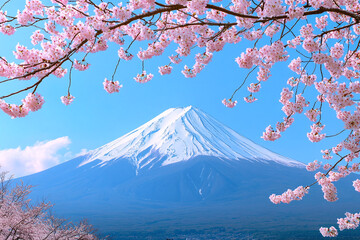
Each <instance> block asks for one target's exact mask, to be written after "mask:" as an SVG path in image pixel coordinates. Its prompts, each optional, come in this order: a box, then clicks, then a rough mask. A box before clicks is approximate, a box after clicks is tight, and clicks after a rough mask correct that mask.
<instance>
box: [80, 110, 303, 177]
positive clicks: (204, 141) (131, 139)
mask: <svg viewBox="0 0 360 240" xmlns="http://www.w3.org/2000/svg"><path fill="white" fill-rule="evenodd" d="M196 156H212V157H217V158H221V159H232V160H240V159H242V160H244V159H246V160H251V161H275V162H277V163H280V164H283V165H286V166H298V167H301V166H303V164H301V163H299V162H296V161H294V160H291V159H288V158H286V157H283V156H280V155H278V154H276V153H273V152H271V151H269V150H267V149H265V148H263V147H261V146H259V145H257V144H255V143H253V142H252V141H250V140H249V139H246V138H244V137H243V136H241V135H239V134H238V133H236V132H234V131H233V130H231V129H230V128H228V127H226V126H224V125H223V124H221V123H220V122H218V121H217V120H215V119H214V118H212V117H211V116H209V115H207V114H205V113H204V112H202V111H200V110H198V109H196V108H194V107H192V106H189V107H186V108H171V109H168V110H166V111H165V112H163V113H162V114H160V115H158V116H157V117H155V118H154V119H152V120H150V121H149V122H147V123H145V124H144V125H142V126H140V127H139V128H137V129H135V130H134V131H132V132H130V133H128V134H126V135H124V136H122V137H120V138H118V139H116V140H115V141H112V142H110V143H108V144H106V145H104V146H102V147H100V148H98V149H95V150H93V151H91V152H90V153H89V155H88V158H87V159H86V160H85V161H84V162H83V163H82V164H81V166H82V165H85V164H87V163H89V162H92V161H94V160H101V163H99V164H100V165H104V164H107V162H108V161H110V160H113V159H116V158H129V159H132V161H133V164H134V165H135V166H136V167H137V169H138V170H139V169H142V168H152V167H154V166H166V165H169V164H173V163H177V162H181V161H186V160H189V159H191V158H194V157H196Z"/></svg>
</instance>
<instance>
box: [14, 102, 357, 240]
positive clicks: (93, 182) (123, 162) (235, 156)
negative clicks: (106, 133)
mask: <svg viewBox="0 0 360 240" xmlns="http://www.w3.org/2000/svg"><path fill="white" fill-rule="evenodd" d="M353 179H354V177H351V176H350V177H348V179H347V180H346V181H342V182H341V183H340V182H339V183H336V185H337V186H338V184H340V185H341V188H339V196H340V200H339V201H338V202H337V203H334V204H333V203H327V202H325V201H324V200H323V197H322V193H321V190H320V188H319V187H317V186H314V187H312V188H311V190H310V192H311V194H309V195H308V196H306V197H305V199H304V200H303V201H301V202H295V203H292V204H289V205H285V204H282V205H280V206H279V205H274V204H272V203H271V202H270V201H269V199H268V197H269V195H270V194H272V193H282V192H284V191H285V190H286V189H288V188H290V189H294V188H296V187H297V186H299V185H307V184H311V183H312V182H313V181H314V178H313V174H312V173H308V172H307V171H306V170H305V167H304V164H302V163H300V162H297V161H294V160H291V159H289V158H286V157H283V156H280V155H278V154H276V153H273V152H271V151H270V150H267V149H265V148H263V147H261V146H259V145H257V144H255V143H253V142H252V141H250V140H248V139H246V138H245V137H242V136H241V135H239V134H238V133H236V132H234V131H233V130H231V129H230V128H228V127H226V126H224V125H223V124H221V123H220V122H218V121H217V120H215V119H214V118H212V117H210V116H208V115H207V114H205V113H203V112H202V111H200V110H198V109H196V108H194V107H187V108H172V109H168V110H167V111H165V112H163V113H162V114H160V115H159V116H157V117H155V118H154V119H152V120H150V121H149V122H147V123H145V124H144V125H142V126H140V127H139V128H137V129H135V130H134V131H132V132H130V133H128V134H126V135H124V136H122V137H120V138H118V139H116V140H114V141H112V142H110V143H108V144H106V145H104V146H102V147H100V148H97V149H95V150H92V151H90V152H88V153H87V154H84V155H82V156H79V157H77V158H75V159H72V160H70V161H68V162H65V163H63V164H60V165H58V166H55V167H53V168H50V169H48V170H46V171H43V172H40V173H37V174H33V175H30V176H27V177H23V178H22V179H21V180H23V181H24V182H25V183H29V184H31V185H34V186H36V187H35V188H34V192H33V193H32V197H33V199H35V200H36V199H43V198H44V197H45V198H47V199H49V200H50V201H52V202H54V203H56V206H55V209H56V211H57V213H58V214H60V215H62V216H64V217H72V218H75V219H76V217H79V216H81V217H87V218H88V219H89V220H90V222H91V223H93V224H95V226H96V227H98V228H99V229H100V230H101V231H102V232H116V233H119V232H122V233H124V234H125V235H126V234H130V233H129V231H134V232H139V231H140V232H143V231H149V229H150V230H153V231H162V230H164V231H170V230H171V231H175V230H176V229H181V230H184V229H198V228H204V229H205V228H209V227H224V226H227V227H229V226H230V227H235V228H239V229H242V228H245V227H246V229H252V230H254V229H255V230H257V229H267V230H266V231H267V232H266V234H268V233H269V231H271V230H272V229H279V228H280V229H296V230H297V229H298V227H299V226H301V228H302V229H309V228H313V225H314V224H313V222H314V221H317V223H316V224H319V222H321V224H322V225H323V224H332V225H334V224H335V223H332V222H331V221H334V220H335V221H336V218H337V217H342V215H343V213H344V212H346V211H349V212H354V211H358V207H357V204H356V202H358V201H360V197H359V194H357V193H356V192H355V191H353V187H352V183H351V180H353ZM345 193H346V194H345ZM272 219H276V221H273V220H272ZM289 219H290V220H289ZM314 219H316V220H314ZM279 226H280V227H279ZM316 227H317V225H316ZM276 231H278V230H276ZM316 231H317V229H316ZM115 239H120V238H115ZM123 239H130V238H129V237H128V236H127V237H124V238H123ZM140 239H145V238H140ZM153 239H156V238H153ZM158 239H166V238H163V237H162V238H158Z"/></svg>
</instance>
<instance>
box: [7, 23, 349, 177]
mask: <svg viewBox="0 0 360 240" xmlns="http://www.w3.org/2000/svg"><path fill="white" fill-rule="evenodd" d="M29 37H30V33H29V32H28V31H27V30H26V31H23V32H20V33H17V34H16V36H15V37H7V36H3V35H1V37H0V43H1V46H2V47H1V48H0V55H1V56H5V57H6V58H7V59H13V56H12V51H13V49H15V46H16V44H17V43H18V42H20V44H25V45H29V44H30V39H29ZM142 44H146V43H142ZM249 46H251V45H250V44H249V42H248V41H246V40H244V39H243V40H242V41H241V42H240V43H238V44H236V45H227V46H226V47H225V48H224V51H222V52H218V53H214V56H213V59H212V61H211V63H210V64H209V65H208V66H207V67H206V68H205V69H204V70H203V71H202V72H201V73H200V74H199V75H198V76H197V77H196V78H191V79H187V78H185V77H184V76H183V75H182V74H181V70H182V69H183V66H184V65H185V64H187V65H188V66H189V65H190V66H192V65H193V64H194V61H195V60H194V54H192V56H190V57H187V58H186V59H185V60H184V61H183V62H182V63H180V64H179V65H176V66H174V68H173V73H172V74H171V75H165V76H160V74H159V73H158V71H157V66H160V65H165V64H167V63H168V62H169V60H168V58H167V56H169V55H172V54H173V50H174V46H171V47H170V48H169V50H167V51H166V52H165V56H160V57H155V58H153V59H151V60H148V61H146V62H145V69H146V70H147V71H148V72H151V73H153V74H154V75H155V76H154V78H153V80H151V81H150V82H148V83H146V84H139V83H137V82H135V81H134V80H133V77H134V76H136V74H137V73H140V72H141V62H140V61H139V60H138V59H135V58H134V60H133V61H130V62H125V61H122V62H120V65H119V68H118V72H117V74H116V76H115V80H118V81H120V82H121V84H123V88H122V89H121V90H120V92H119V93H114V94H108V93H107V92H105V91H104V89H103V86H102V82H103V81H104V78H105V77H107V78H108V79H109V78H111V75H112V73H113V70H114V67H115V65H116V61H117V50H118V48H119V47H118V46H115V45H114V44H110V48H109V49H108V50H107V51H106V52H100V53H96V54H92V55H91V56H89V58H88V62H89V63H90V64H91V66H90V68H89V70H87V71H85V72H79V71H73V76H72V80H73V81H72V88H71V94H72V95H73V96H75V97H76V98H75V100H74V102H73V103H72V104H71V105H70V106H65V105H63V104H62V103H61V101H60V96H63V95H66V94H67V86H68V78H67V76H66V77H65V78H63V79H58V78H56V77H53V76H52V77H50V78H48V79H46V81H45V82H44V84H42V85H41V86H40V87H39V88H38V92H39V93H40V94H41V95H43V96H44V97H45V101H46V102H45V104H44V106H43V108H42V109H41V110H40V111H38V112H35V113H30V114H29V115H28V116H27V117H25V118H21V119H11V118H10V117H9V116H7V115H6V114H5V113H2V112H1V113H0V163H1V164H2V165H3V166H4V164H3V163H4V161H8V160H9V159H17V158H19V156H24V155H21V154H20V155H16V154H18V153H19V152H21V153H23V150H24V149H25V148H26V147H27V146H29V147H31V146H34V145H35V146H42V145H44V144H46V142H48V141H50V142H51V141H55V140H56V141H55V142H52V143H54V144H53V145H52V147H53V148H54V149H53V152H52V153H51V155H52V156H53V157H54V158H55V159H56V160H54V159H53V161H52V162H51V164H45V165H44V166H47V167H48V166H51V165H53V164H55V163H59V162H62V161H65V160H68V159H70V158H72V157H74V156H75V155H76V154H78V153H79V152H81V151H82V149H94V148H97V147H100V146H101V145H103V144H106V143H108V142H109V141H112V140H114V139H116V138H118V137H120V136H122V135H123V134H125V133H127V132H129V131H131V130H133V129H135V128H136V127H138V126H140V125H141V124H143V123H145V122H147V121H149V120H150V119H152V118H153V117H155V116H157V115H158V114H160V113H161V112H163V111H165V110H166V109H168V108H171V107H186V106H188V105H193V106H195V107H197V108H199V109H201V110H203V111H204V112H206V113H208V114H210V115H212V116H213V117H215V118H216V119H218V120H219V121H220V122H222V123H224V124H225V125H227V126H229V127H230V128H232V129H233V130H235V131H236V132H238V133H240V134H241V135H243V136H245V137H247V138H249V139H251V140H252V141H254V142H256V143H258V144H260V145H262V146H264V147H266V148H268V149H270V150H272V151H274V152H277V153H279V154H282V155H284V156H287V157H290V158H293V159H295V160H298V161H302V162H306V163H307V162H309V161H313V160H315V159H318V160H321V153H320V150H321V149H323V148H326V147H329V146H332V144H333V143H335V142H334V140H335V139H326V140H325V141H322V142H321V143H317V144H314V143H311V142H310V141H309V140H308V139H307V137H306V133H307V132H309V131H310V125H311V122H310V121H309V120H308V119H307V118H306V117H305V116H303V115H297V116H296V118H295V123H294V124H293V126H291V128H290V129H288V130H287V132H285V133H284V134H283V137H282V138H281V139H279V140H278V141H275V142H265V141H263V140H262V139H261V138H260V136H261V135H262V132H263V131H264V129H265V128H266V127H267V126H268V125H269V124H272V125H275V124H276V122H277V121H280V120H282V118H283V116H284V114H283V112H282V111H281V106H282V105H281V104H280V103H279V101H278V100H279V97H280V92H281V89H282V88H283V87H285V86H286V81H287V80H288V78H289V77H290V76H292V74H293V73H292V72H291V70H289V69H288V68H287V65H288V64H289V62H290V60H291V59H293V58H294V57H290V58H289V61H287V62H285V63H278V64H277V65H276V66H275V67H274V68H273V70H272V73H271V74H272V76H271V78H270V79H269V80H268V81H267V82H265V83H263V84H262V89H261V91H260V93H258V94H256V97H257V98H258V99H259V100H258V101H256V102H255V103H252V104H248V103H245V102H244V101H243V100H242V98H243V97H244V96H247V94H248V92H247V90H246V87H244V88H243V89H242V90H240V91H239V92H238V93H237V94H236V95H235V97H234V99H235V100H238V105H237V106H236V107H235V108H233V109H229V108H226V107H225V106H224V105H223V104H222V103H221V101H222V99H224V98H229V97H230V96H231V94H232V93H233V91H234V90H235V89H236V88H237V87H238V86H239V85H240V84H241V82H242V81H243V79H244V77H245V76H246V74H247V73H248V70H246V69H240V68H239V67H238V65H237V64H236V63H235V58H236V57H237V56H240V54H241V52H243V51H245V49H246V48H247V47H249ZM144 47H145V46H144V45H143V48H144ZM137 51H138V45H134V46H133V47H132V51H131V52H132V53H133V54H134V55H135V54H136V53H137ZM197 52H198V50H195V52H194V53H197ZM80 56H83V55H80ZM295 57H297V56H295ZM79 58H80V57H79ZM251 82H256V72H254V73H253V74H252V75H251V77H250V78H249V79H248V81H247V84H246V85H248V84H250V83H251ZM21 84H22V85H21V86H24V84H25V85H27V84H29V82H25V83H21ZM16 86H17V87H18V86H19V85H16ZM16 86H15V87H16ZM12 89H14V85H12V84H6V85H5V84H4V85H2V87H1V88H0V95H4V94H6V93H8V92H11V90H12ZM24 96H25V95H20V96H19V97H13V98H9V99H7V101H8V102H11V103H17V104H19V103H20V99H21V98H23V97H24ZM323 118H325V119H327V120H328V121H329V123H330V124H329V125H330V128H328V133H329V134H333V133H336V132H337V130H338V129H340V128H342V125H338V124H339V122H338V121H335V113H333V112H331V111H328V112H325V113H324V116H323ZM54 145H55V147H54ZM18 147H20V148H18ZM9 149H18V150H17V151H15V150H13V151H14V152H15V153H14V156H15V155H16V156H15V157H12V155H11V154H10V155H6V156H7V157H6V159H4V158H5V157H4V156H5V154H4V153H7V154H8V153H9V151H10V150H9ZM30 149H31V148H30ZM10 152H11V151H10ZM1 155H3V157H1ZM23 158H24V157H23ZM35 158H36V157H32V158H26V160H24V161H26V162H28V161H30V162H31V161H36V160H35ZM13 161H14V162H16V164H15V163H14V164H15V165H14V164H10V163H9V164H8V165H9V166H10V167H9V168H11V167H14V166H19V165H18V164H20V163H19V161H15V160H13ZM24 161H23V162H24ZM43 161H45V162H46V161H47V160H46V159H45V160H43ZM20 162H21V161H20ZM5 165H7V164H5ZM20 169H22V168H20ZM21 171H25V170H21ZM21 171H20V170H19V172H21ZM16 174H17V175H19V174H20V173H16Z"/></svg>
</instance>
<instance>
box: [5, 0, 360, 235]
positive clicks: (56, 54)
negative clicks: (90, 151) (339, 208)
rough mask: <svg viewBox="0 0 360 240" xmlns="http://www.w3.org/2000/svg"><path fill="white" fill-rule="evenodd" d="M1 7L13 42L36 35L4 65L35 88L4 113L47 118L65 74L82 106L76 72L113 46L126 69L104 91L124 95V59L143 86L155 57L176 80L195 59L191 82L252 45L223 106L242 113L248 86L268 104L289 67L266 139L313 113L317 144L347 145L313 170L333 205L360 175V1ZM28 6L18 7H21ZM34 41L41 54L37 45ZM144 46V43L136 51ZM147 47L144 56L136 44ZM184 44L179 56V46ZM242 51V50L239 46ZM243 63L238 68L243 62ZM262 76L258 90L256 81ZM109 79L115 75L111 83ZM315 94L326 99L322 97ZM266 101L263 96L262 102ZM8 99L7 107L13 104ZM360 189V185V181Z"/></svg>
mask: <svg viewBox="0 0 360 240" xmlns="http://www.w3.org/2000/svg"><path fill="white" fill-rule="evenodd" d="M11 2H12V1H11V0H7V1H5V2H4V3H3V4H2V5H1V6H0V32H1V33H2V34H5V35H12V34H14V33H15V32H16V31H21V30H22V29H24V28H26V29H33V33H32V35H31V36H29V43H28V46H27V45H21V44H23V43H21V44H20V43H19V44H18V45H17V46H16V48H15V49H14V55H15V57H16V59H17V61H15V62H9V61H8V60H6V58H5V57H3V56H2V57H1V58H0V76H1V77H2V79H1V80H0V83H1V84H5V83H6V84H11V83H12V82H14V81H27V82H28V86H27V87H24V88H19V89H18V90H17V91H13V92H10V93H3V94H4V95H3V96H1V97H0V108H1V109H2V110H3V111H4V112H5V113H7V114H8V115H10V116H11V117H13V118H17V117H24V116H26V115H27V114H28V113H29V112H30V111H37V110H39V109H40V108H41V106H42V105H43V103H44V99H43V97H42V96H41V95H39V93H37V89H38V87H39V86H40V85H43V84H46V81H47V78H48V77H49V76H51V75H55V76H56V77H59V78H64V79H65V81H66V83H65V84H68V92H67V94H65V95H64V96H62V97H61V100H62V102H63V103H64V104H66V105H68V104H71V102H72V101H73V100H74V96H72V95H71V94H70V86H71V72H72V70H78V71H85V70H87V69H88V68H89V67H90V63H88V62H87V57H88V55H89V54H93V53H96V52H99V51H106V50H107V49H108V46H109V45H110V44H114V45H119V47H118V49H119V50H118V56H119V58H118V59H115V61H116V60H117V64H116V67H115V70H114V74H113V75H112V78H111V80H108V79H106V78H105V81H104V82H103V85H104V89H105V90H106V91H107V92H109V93H115V92H119V90H120V88H121V87H122V85H121V84H120V83H119V82H118V81H114V76H115V73H116V70H117V67H118V65H119V64H120V60H125V61H130V60H132V59H133V57H134V55H135V54H136V55H137V57H138V58H139V59H140V60H142V63H143V64H142V71H141V72H140V73H139V74H138V75H137V76H135V77H134V79H135V81H137V82H139V83H146V82H148V81H151V80H152V79H153V77H154V76H153V74H151V73H150V72H151V71H152V70H153V69H145V67H144V61H145V60H149V59H151V58H153V57H155V56H159V55H166V56H168V57H169V63H168V64H167V65H163V66H159V69H158V71H159V73H160V74H161V75H164V74H170V73H171V72H172V66H173V65H174V64H181V61H182V59H183V58H185V57H187V56H189V55H193V56H195V64H194V65H193V66H186V65H185V66H183V67H184V69H183V70H182V73H183V74H184V76H185V77H187V78H192V77H195V76H197V74H199V73H200V72H201V71H202V70H203V69H204V67H205V66H206V65H208V64H209V63H210V61H211V59H212V57H213V56H214V55H216V54H215V53H216V52H219V51H221V50H222V49H223V48H224V46H225V45H226V44H237V43H239V42H240V41H245V42H248V43H249V42H250V43H251V44H252V45H251V46H252V47H249V48H246V49H245V48H244V47H242V46H239V47H238V48H237V49H239V50H238V51H239V57H237V58H236V59H235V62H236V63H237V64H238V66H239V67H240V68H244V69H248V75H247V76H246V77H245V78H244V79H243V81H242V83H241V85H240V87H239V88H238V89H236V90H235V91H234V94H233V95H232V96H231V97H230V98H229V99H224V100H223V103H224V105H225V106H227V107H231V108H232V107H235V105H236V103H237V101H236V100H234V99H233V98H234V95H235V93H237V91H238V90H239V89H240V88H242V87H243V86H245V87H246V86H247V89H248V91H249V94H248V95H247V96H245V97H244V100H245V101H246V102H248V103H252V102H254V101H256V100H257V98H259V97H261V96H260V93H261V84H263V82H265V81H267V80H269V81H271V79H270V77H271V71H272V68H273V66H274V65H275V64H276V63H278V62H287V64H288V67H289V69H290V70H291V71H292V72H293V77H291V78H290V79H282V80H284V85H285V84H286V85H287V87H285V88H284V89H283V90H282V92H281V94H280V96H281V97H280V102H281V103H282V104H283V107H282V110H283V112H284V114H285V116H284V117H283V120H282V121H280V122H278V123H277V124H276V126H274V127H272V126H269V127H267V128H266V130H265V132H264V133H263V136H262V138H263V139H264V140H269V141H274V140H276V139H278V138H280V137H281V133H282V132H284V131H285V130H286V129H287V128H288V127H290V125H292V123H293V122H294V117H295V115H296V114H301V113H304V114H305V115H306V116H307V117H308V119H309V120H310V121H311V122H312V125H311V126H310V127H311V131H310V132H309V133H308V134H307V136H308V138H309V140H310V141H311V142H319V141H321V140H323V139H325V138H327V137H331V136H332V137H337V138H338V143H337V145H335V146H329V147H328V149H324V150H323V151H322V152H323V154H324V155H323V157H324V159H332V158H334V159H335V158H337V159H338V160H337V161H335V163H334V164H330V163H326V164H324V165H323V166H322V165H321V163H320V162H318V161H314V162H312V163H310V164H309V165H308V166H307V169H308V170H310V171H314V170H317V169H319V168H320V167H323V168H324V171H322V172H318V173H316V174H315V180H316V181H315V182H314V183H313V184H316V183H318V184H320V185H321V187H322V190H323V192H324V197H325V199H326V200H328V201H336V199H337V197H336V188H335V186H334V184H333V182H335V181H338V180H339V179H341V178H343V177H346V176H348V175H349V174H350V173H352V172H359V163H358V161H357V159H358V157H359V152H360V145H359V141H360V105H359V103H358V101H359V98H358V94H359V93H360V83H359V81H357V79H358V78H359V77H360V74H359V70H360V51H359V46H360V38H359V35H360V4H359V1H357V0H212V2H210V1H209V0H164V1H160V0H159V1H155V0H129V2H127V1H124V2H120V3H119V1H112V2H110V1H107V0H103V1H95V0H76V1H75V0H43V2H41V1H40V0H26V4H25V7H24V8H22V9H19V10H18V12H17V14H16V15H11V14H8V13H7V11H6V7H7V5H8V4H11ZM17 3H18V0H17ZM30 42H31V44H32V45H34V46H32V47H29V46H30ZM134 42H138V44H133V43H134ZM135 45H137V46H139V45H140V46H142V48H140V49H134V46H135ZM169 45H172V46H177V49H176V50H175V51H174V52H171V53H170V54H169V53H167V52H165V49H166V48H167V47H168V46H169ZM238 45H239V44H238ZM234 64H235V63H234ZM255 73H256V74H257V75H256V77H255V76H254V77H253V79H254V80H252V81H251V82H250V83H249V82H248V81H250V80H249V79H251V76H253V74H255ZM104 77H106V76H104ZM314 92H315V93H316V94H314ZM18 94H20V95H24V100H22V104H20V105H16V104H11V103H8V102H9V100H8V99H9V97H11V96H14V95H18ZM256 97H257V98H256ZM5 101H6V102H5ZM324 108H329V109H332V110H334V111H335V113H336V116H337V118H338V119H339V121H340V122H342V123H341V124H343V126H344V127H343V130H342V131H340V132H339V133H337V134H334V135H326V133H325V131H326V129H325V124H324V122H323V120H322V113H323V112H324ZM313 184H311V185H309V186H306V187H302V186H300V187H298V188H296V189H295V190H288V191H287V192H285V193H283V194H282V195H272V196H270V200H271V201H272V202H274V203H280V202H285V203H289V202H291V201H292V200H299V199H301V198H302V197H303V196H304V195H305V194H306V193H307V192H308V190H309V188H310V186H312V185H313ZM354 187H355V190H356V191H359V190H360V183H359V180H357V181H355V182H354ZM338 223H339V229H340V230H343V229H347V228H356V227H357V226H358V224H359V215H358V214H350V213H347V214H346V218H343V219H338ZM320 232H321V233H322V235H323V236H336V235H337V230H336V228H334V227H331V228H321V229H320Z"/></svg>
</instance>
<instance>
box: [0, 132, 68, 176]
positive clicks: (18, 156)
mask: <svg viewBox="0 0 360 240" xmlns="http://www.w3.org/2000/svg"><path fill="white" fill-rule="evenodd" d="M70 143H71V141H70V139H69V137H67V136H65V137H60V138H57V139H54V140H50V141H43V142H36V143H35V144H34V145H33V146H27V147H25V148H24V149H21V148H20V147H17V148H10V149H4V150H0V166H1V168H0V171H9V174H11V175H14V177H21V176H24V175H28V174H32V173H36V172H40V171H43V170H45V169H47V168H49V167H52V166H55V165H57V164H59V163H60V162H61V160H62V159H63V156H62V155H61V154H59V153H58V152H59V151H60V150H62V149H64V148H66V147H67V146H68V145H69V144H70Z"/></svg>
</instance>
